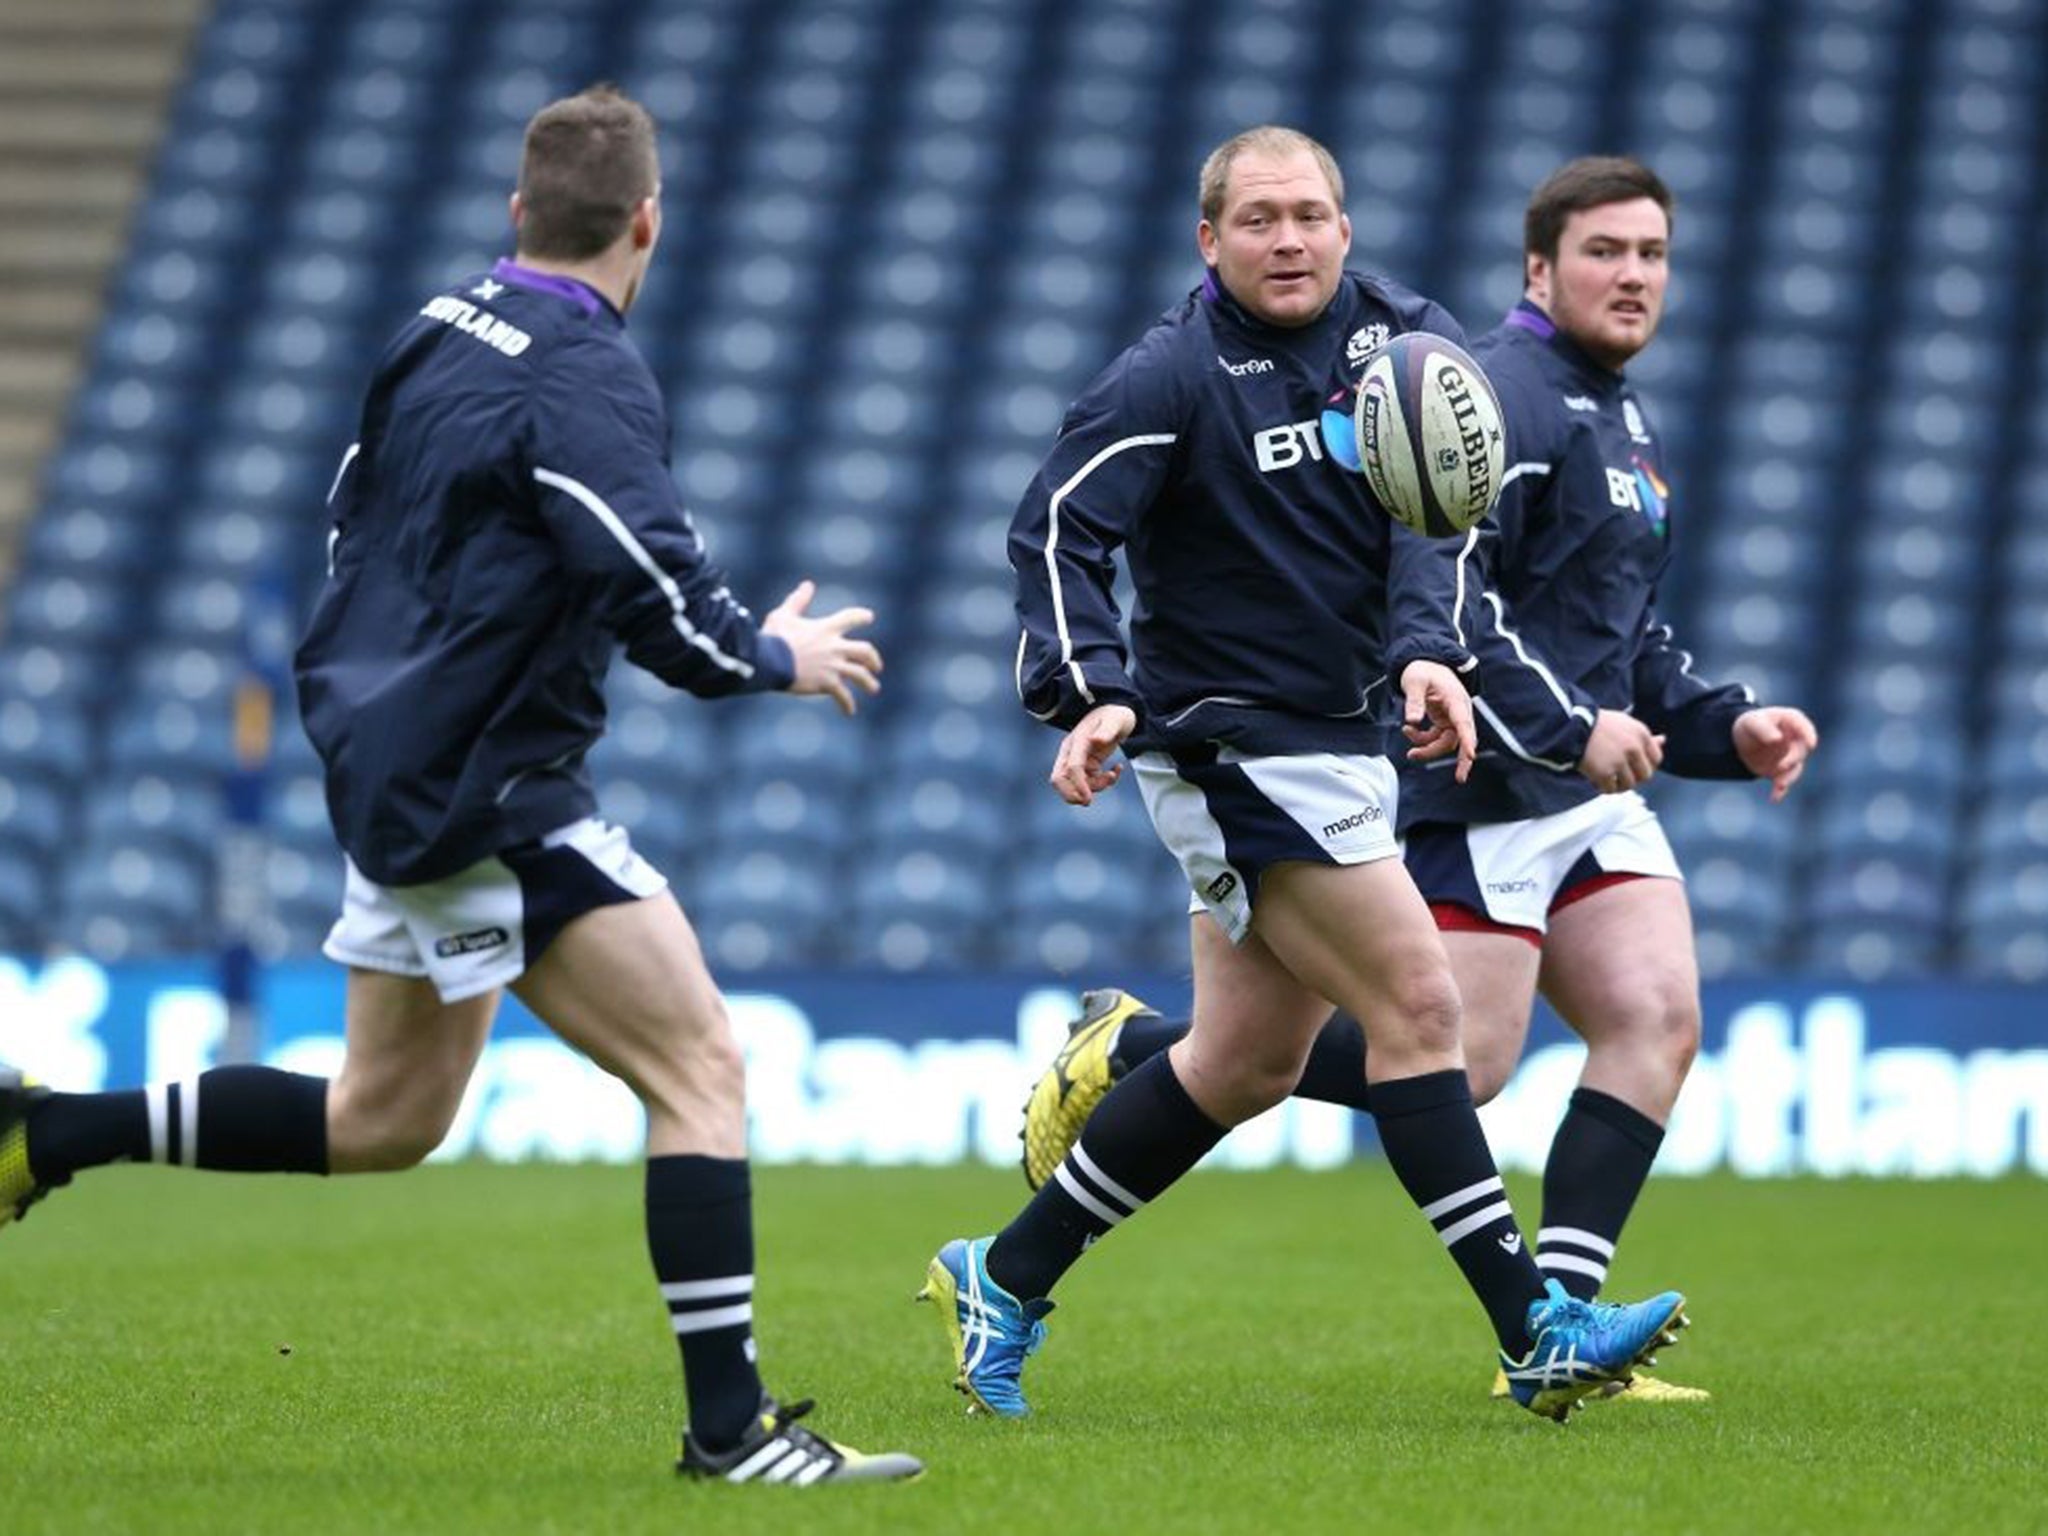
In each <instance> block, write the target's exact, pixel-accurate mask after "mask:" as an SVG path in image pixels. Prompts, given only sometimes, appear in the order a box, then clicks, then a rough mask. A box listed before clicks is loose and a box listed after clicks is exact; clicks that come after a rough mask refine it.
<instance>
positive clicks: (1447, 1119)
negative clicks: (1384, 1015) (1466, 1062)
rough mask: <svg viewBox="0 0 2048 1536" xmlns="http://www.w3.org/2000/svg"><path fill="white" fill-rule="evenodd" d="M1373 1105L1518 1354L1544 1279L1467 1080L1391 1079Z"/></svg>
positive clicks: (1428, 1209) (1411, 1184) (1443, 1076)
mask: <svg viewBox="0 0 2048 1536" xmlns="http://www.w3.org/2000/svg"><path fill="white" fill-rule="evenodd" d="M1372 1109H1373V1119H1374V1120H1375V1121H1376V1122H1377V1123H1378V1126H1379V1132H1380V1145H1381V1146H1382V1147H1383V1148H1385V1149H1386V1154H1387V1162H1388V1164H1389V1165H1390V1166H1391V1167H1392V1168H1393V1170H1394V1176H1395V1177H1396V1178H1398V1179H1399V1180H1400V1181H1401V1187H1402V1188H1404V1189H1406V1190H1407V1191H1408V1197H1409V1198H1410V1199H1411V1200H1413V1201H1414V1202H1415V1203H1416V1204H1417V1205H1418V1206H1420V1207H1421V1208H1422V1214H1423V1215H1425V1216H1427V1217H1428V1218H1429V1220H1430V1224H1431V1225H1432V1226H1434V1227H1435V1228H1436V1235H1437V1236H1438V1237H1440V1238H1442V1239H1443V1244H1444V1246H1445V1247H1446V1248H1448V1249H1449V1250H1450V1251H1451V1257H1452V1258H1453V1259H1455V1260H1456V1261H1457V1265H1458V1268H1459V1269H1461V1270H1463V1271H1464V1274H1465V1283H1466V1284H1467V1285H1469V1286H1471V1287H1472V1292H1473V1294H1474V1295H1475V1296H1477V1297H1478V1298H1479V1303H1480V1305H1481V1306H1483V1307H1485V1308H1486V1315H1487V1317H1488V1318H1489V1319H1490V1320H1491V1321H1492V1323H1493V1331H1494V1333H1495V1334H1496V1335H1497V1336H1498V1337H1499V1339H1500V1347H1501V1348H1502V1349H1504V1350H1506V1351H1507V1352H1508V1353H1509V1354H1511V1355H1514V1356H1516V1357H1518V1358H1519V1357H1520V1356H1521V1355H1522V1354H1523V1353H1524V1352H1525V1351H1526V1350H1527V1349H1528V1347H1529V1340H1528V1336H1527V1332H1526V1327H1527V1318H1528V1312H1529V1303H1530V1302H1532V1301H1534V1300H1536V1298H1537V1297H1539V1296H1541V1295H1542V1294H1543V1277H1542V1275H1541V1274H1540V1273H1539V1272H1538V1271H1537V1268H1536V1260H1535V1257H1534V1256H1533V1255H1532V1254H1531V1253H1530V1252H1529V1249H1528V1245H1527V1244H1525V1243H1524V1242H1523V1241H1522V1232H1521V1229H1520V1228H1519V1227H1517V1226H1516V1225H1515V1213H1514V1211H1513V1209H1512V1208H1510V1206H1509V1205H1508V1197H1507V1191H1506V1189H1505V1188H1504V1187H1503V1186H1502V1184H1501V1179H1500V1169H1499V1168H1498V1167H1497V1166H1496V1165H1495V1163H1494V1161H1493V1152H1492V1150H1491V1149H1490V1148H1488V1146H1487V1145H1486V1134H1485V1132H1483V1131H1482V1130H1481V1129H1480V1128H1479V1112H1478V1111H1477V1110H1476V1109H1474V1108H1473V1106H1472V1086H1471V1084H1470V1082H1469V1081H1467V1079H1466V1077H1465V1074H1464V1072H1463V1071H1462V1070H1457V1069H1454V1070H1450V1071H1444V1072H1424V1073H1421V1074H1419V1075H1417V1076H1415V1077H1396V1078H1389V1079H1387V1080H1386V1081H1385V1082H1379V1083H1374V1084H1373V1085H1372Z"/></svg>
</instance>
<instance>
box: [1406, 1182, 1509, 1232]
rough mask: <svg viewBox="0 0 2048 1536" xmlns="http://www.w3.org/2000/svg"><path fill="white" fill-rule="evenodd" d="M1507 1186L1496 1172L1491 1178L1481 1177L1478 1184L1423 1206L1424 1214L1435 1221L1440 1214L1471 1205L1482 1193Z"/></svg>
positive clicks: (1488, 1193) (1443, 1214)
mask: <svg viewBox="0 0 2048 1536" xmlns="http://www.w3.org/2000/svg"><path fill="white" fill-rule="evenodd" d="M1505 1187H1506V1186H1505V1185H1503V1184H1502V1183H1501V1181H1500V1175H1499V1174H1495V1175H1494V1176H1493V1177H1492V1178H1490V1179H1481V1180H1480V1181H1479V1182H1478V1183H1477V1184H1467V1185H1466V1186H1465V1187H1464V1188H1463V1189H1461V1190H1459V1191H1458V1192H1457V1193H1456V1194H1454V1195H1445V1196H1444V1197H1443V1199H1441V1200H1433V1201H1431V1202H1430V1203H1429V1204H1428V1205H1425V1206H1424V1207H1423V1208H1422V1214H1423V1215H1425V1216H1427V1217H1428V1218H1429V1219H1430V1220H1431V1221H1435V1220H1436V1219H1437V1217H1439V1216H1448V1215H1450V1213H1451V1212H1452V1211H1455V1210H1456V1209H1458V1207H1459V1206H1461V1205H1470V1204H1471V1203H1472V1202H1473V1201H1474V1200H1477V1199H1478V1198H1479V1197H1480V1196H1481V1195H1490V1194H1492V1193H1493V1192H1494V1191H1495V1190H1496V1189H1502V1188H1505Z"/></svg>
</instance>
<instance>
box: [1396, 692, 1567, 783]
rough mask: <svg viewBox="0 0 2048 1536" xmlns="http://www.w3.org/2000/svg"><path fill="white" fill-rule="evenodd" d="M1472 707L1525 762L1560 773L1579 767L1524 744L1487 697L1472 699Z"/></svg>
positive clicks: (1511, 750)
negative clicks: (1538, 752) (1539, 754)
mask: <svg viewBox="0 0 2048 1536" xmlns="http://www.w3.org/2000/svg"><path fill="white" fill-rule="evenodd" d="M1472 708H1473V710H1474V711H1475V712H1476V713H1477V714H1478V716H1479V718H1480V719H1482V720H1484V721H1485V722H1486V723H1487V724H1488V725H1490V726H1492V727H1493V729H1494V732H1495V734H1497V735H1498V736H1499V737H1500V739H1501V741H1502V742H1503V743H1504V744H1505V745H1506V747H1507V749H1508V750H1509V751H1510V752H1512V753H1514V754H1515V756H1517V757H1519V758H1520V759H1521V760H1522V761H1523V762H1525V763H1535V764H1537V765H1538V766H1539V767H1543V768H1555V769H1557V770H1558V772H1560V773H1569V772H1570V771H1571V770H1572V769H1574V768H1576V767H1578V764H1577V763H1560V762H1557V761H1554V760H1553V759H1551V758H1547V757H1538V756H1537V755H1536V754H1535V753H1534V752H1531V751H1530V750H1529V749H1528V748H1527V747H1525V746H1523V745H1522V743H1521V741H1520V740H1519V739H1518V738H1517V737H1516V735H1515V733H1514V732H1513V731H1511V730H1509V729H1508V726H1507V722H1506V721H1505V720H1503V719H1501V717H1500V716H1499V715H1497V714H1495V713H1494V711H1493V706H1492V705H1491V704H1488V703H1487V702H1486V700H1485V699H1483V698H1475V699H1474V700H1473V701H1472ZM1435 766H1436V764H1435V763H1431V764H1430V767H1432V768H1434V767H1435Z"/></svg>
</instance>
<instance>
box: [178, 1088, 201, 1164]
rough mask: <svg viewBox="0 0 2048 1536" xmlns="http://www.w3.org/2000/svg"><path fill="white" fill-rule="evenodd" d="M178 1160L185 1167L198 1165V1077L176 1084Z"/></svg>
mask: <svg viewBox="0 0 2048 1536" xmlns="http://www.w3.org/2000/svg"><path fill="white" fill-rule="evenodd" d="M178 1161H179V1162H180V1163H181V1164H183V1165H184V1166H185V1167H187V1168H197V1167H198V1166H199V1079H198V1078H196V1077H188V1078H186V1079H184V1080H183V1081H182V1082H180V1083H179V1084H178Z"/></svg>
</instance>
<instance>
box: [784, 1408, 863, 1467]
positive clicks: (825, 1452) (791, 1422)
mask: <svg viewBox="0 0 2048 1536" xmlns="http://www.w3.org/2000/svg"><path fill="white" fill-rule="evenodd" d="M817 1406H818V1401H817V1399H816V1398H812V1397H800V1398H798V1399H797V1400H796V1401H795V1402H793V1403H787V1404H784V1405H783V1406H781V1407H779V1408H777V1409H776V1410H775V1415H774V1421H773V1424H772V1425H771V1427H770V1429H769V1431H768V1433H769V1438H771V1439H772V1438H774V1437H775V1436H776V1435H781V1436H782V1437H783V1438H784V1439H786V1440H788V1441H789V1443H790V1444H791V1445H793V1446H795V1447H796V1448H797V1449H798V1450H801V1451H808V1452H809V1453H810V1454H812V1455H814V1456H823V1457H827V1458H829V1459H830V1460H833V1461H841V1460H844V1459H845V1458H844V1457H843V1456H842V1455H841V1454H840V1451H839V1448H838V1447H837V1446H835V1445H834V1444H833V1443H832V1442H831V1441H829V1440H827V1439H824V1438H823V1437H822V1436H820V1435H817V1434H814V1433H812V1432H811V1431H810V1430H808V1429H800V1428H798V1427H797V1423H796V1421H797V1420H798V1419H800V1418H802V1417H803V1416H804V1415H805V1414H807V1413H809V1412H810V1411H811V1410H812V1409H813V1408H815V1407H817Z"/></svg>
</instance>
